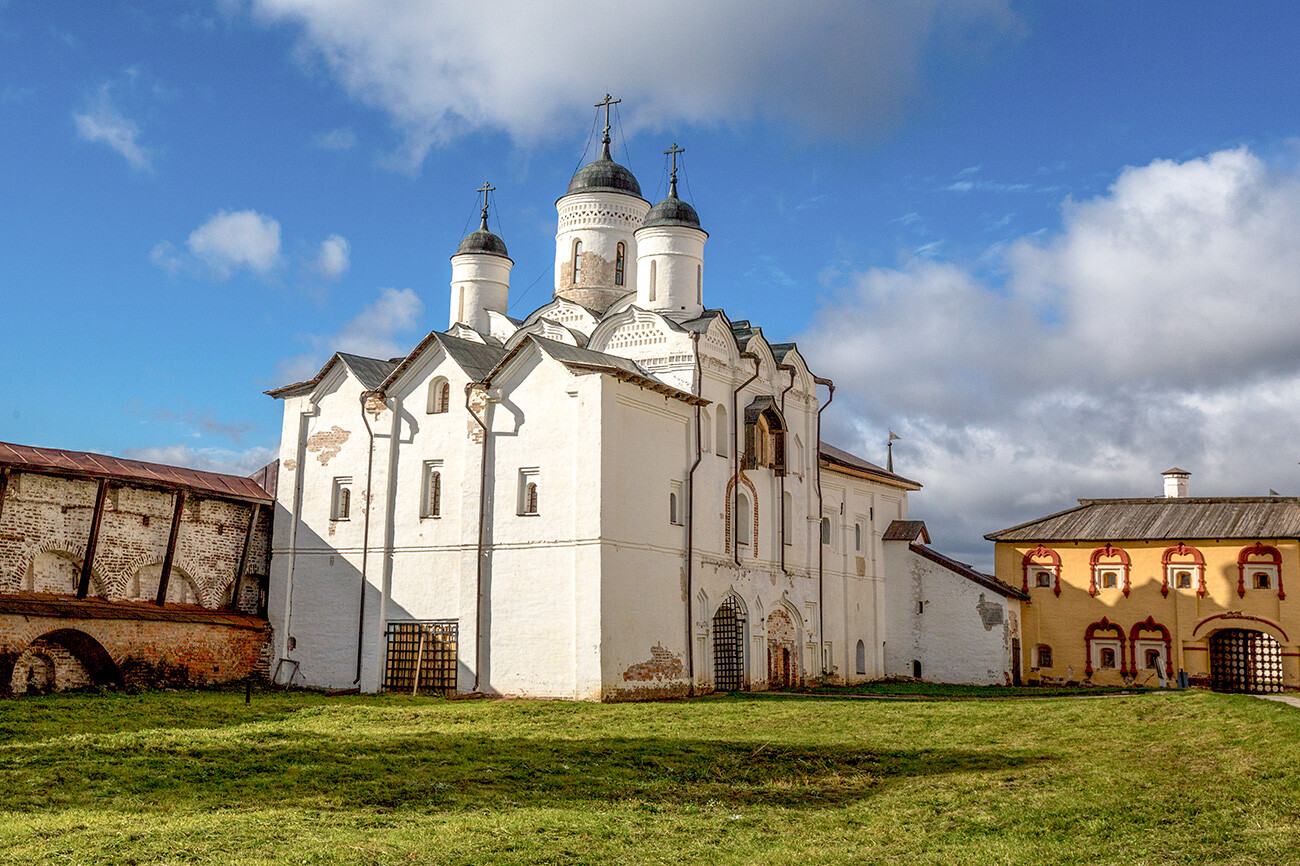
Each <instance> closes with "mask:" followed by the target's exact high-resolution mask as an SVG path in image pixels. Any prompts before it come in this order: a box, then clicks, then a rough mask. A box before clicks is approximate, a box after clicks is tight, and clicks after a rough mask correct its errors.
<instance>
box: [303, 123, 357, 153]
mask: <svg viewBox="0 0 1300 866" xmlns="http://www.w3.org/2000/svg"><path fill="white" fill-rule="evenodd" d="M311 143H312V144H313V145H314V146H316V147H318V148H320V149H321V150H351V149H352V148H353V147H354V146H355V145H356V143H357V136H356V133H354V132H353V131H352V130H351V129H349V128H348V127H346V126H344V127H340V128H338V129H331V130H330V131H329V132H322V133H320V134H319V135H317V136H315V137H314V138H312V141H311Z"/></svg>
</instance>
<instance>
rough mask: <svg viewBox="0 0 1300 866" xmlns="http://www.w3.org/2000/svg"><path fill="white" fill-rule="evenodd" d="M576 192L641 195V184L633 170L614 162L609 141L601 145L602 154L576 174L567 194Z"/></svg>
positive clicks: (570, 182) (638, 196)
mask: <svg viewBox="0 0 1300 866" xmlns="http://www.w3.org/2000/svg"><path fill="white" fill-rule="evenodd" d="M575 192H621V193H626V194H628V195H634V196H636V197H637V198H640V197H641V184H639V183H637V180H636V177H635V176H633V174H632V172H631V171H629V170H628V169H626V168H624V167H623V166H621V165H619V164H618V163H616V162H614V160H613V158H612V157H611V156H610V155H609V142H605V143H604V144H603V145H602V146H601V150H600V156H598V157H597V158H596V159H595V161H593V162H589V163H587V164H586V165H584V166H583V167H582V168H580V169H578V171H577V173H576V174H574V176H573V180H571V181H569V189H568V191H567V192H566V193H565V195H572V194H573V193H575Z"/></svg>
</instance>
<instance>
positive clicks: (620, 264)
mask: <svg viewBox="0 0 1300 866" xmlns="http://www.w3.org/2000/svg"><path fill="white" fill-rule="evenodd" d="M626 258H627V248H626V247H624V246H623V242H622V241H619V242H618V252H617V253H615V255H614V285H616V286H621V285H623V269H624V268H625V267H626V263H625V260H626Z"/></svg>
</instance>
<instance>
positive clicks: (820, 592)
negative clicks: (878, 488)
mask: <svg viewBox="0 0 1300 866" xmlns="http://www.w3.org/2000/svg"><path fill="white" fill-rule="evenodd" d="M813 382H814V383H815V384H817V385H825V386H826V387H827V388H829V389H830V394H829V396H827V398H826V402H825V403H823V404H822V405H821V406H820V407H819V408H818V409H817V443H816V447H817V464H816V465H817V639H818V640H820V641H821V644H822V665H821V666H822V676H825V675H826V631H825V628H826V604H825V595H826V587H825V584H826V581H825V561H826V544H825V543H824V542H823V541H822V520H823V516H822V510H823V508H824V506H825V503H823V502H822V413H823V412H825V411H826V407H827V406H829V405H831V401H832V400H834V399H835V383H834V382H832V381H831V380H830V379H823V378H821V377H820V376H814V377H813Z"/></svg>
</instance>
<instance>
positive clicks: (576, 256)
mask: <svg viewBox="0 0 1300 866" xmlns="http://www.w3.org/2000/svg"><path fill="white" fill-rule="evenodd" d="M580 282H582V241H574V242H573V284H574V285H575V286H576V285H578V283H580Z"/></svg>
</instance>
